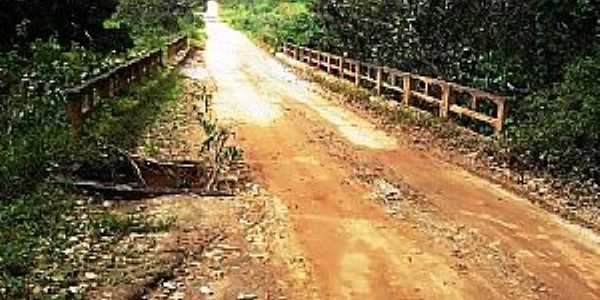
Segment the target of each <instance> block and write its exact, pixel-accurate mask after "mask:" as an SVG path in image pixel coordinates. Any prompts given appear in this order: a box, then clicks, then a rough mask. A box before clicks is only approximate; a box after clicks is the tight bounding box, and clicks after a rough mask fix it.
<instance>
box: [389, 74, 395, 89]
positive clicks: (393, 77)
mask: <svg viewBox="0 0 600 300" xmlns="http://www.w3.org/2000/svg"><path fill="white" fill-rule="evenodd" d="M390 77H391V81H390V85H391V86H396V74H394V73H393V72H390Z"/></svg>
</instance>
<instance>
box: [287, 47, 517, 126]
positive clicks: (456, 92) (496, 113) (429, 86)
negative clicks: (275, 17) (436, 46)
mask: <svg viewBox="0 0 600 300" xmlns="http://www.w3.org/2000/svg"><path fill="white" fill-rule="evenodd" d="M283 53H284V54H285V55H286V56H288V57H291V58H293V59H294V60H296V61H300V62H303V63H307V64H308V65H310V66H314V67H316V68H318V69H320V70H324V71H326V72H327V73H329V74H337V75H338V76H339V77H340V78H343V79H347V80H353V81H354V84H355V85H356V86H361V85H364V83H365V82H369V83H371V84H373V85H374V87H375V90H376V93H377V94H378V95H382V94H383V93H384V92H385V91H386V90H387V91H394V92H397V93H400V94H402V103H403V104H404V105H406V106H414V100H415V99H418V100H421V101H425V102H427V103H429V104H430V105H432V106H434V107H437V108H438V114H439V117H441V118H444V119H447V118H448V117H450V115H451V114H456V115H458V116H464V117H467V118H470V119H473V120H477V121H480V122H483V123H487V124H489V125H490V126H491V127H492V128H493V129H494V132H495V133H496V134H499V133H501V132H502V130H503V127H504V121H505V118H506V113H507V102H506V98H505V97H502V96H497V95H493V94H491V93H488V92H485V91H481V90H478V89H474V88H470V87H465V86H461V85H459V84H456V83H452V82H447V81H444V80H440V79H435V78H431V77H427V76H421V75H417V74H412V73H408V72H403V71H400V70H398V69H395V68H390V67H386V66H378V65H374V64H370V63H365V62H361V61H358V60H354V59H350V58H346V57H343V56H339V55H335V54H331V53H327V52H323V51H319V50H314V49H310V48H307V47H302V46H298V45H295V44H291V43H285V44H284V45H283ZM484 101H486V102H489V103H491V104H493V106H494V109H493V112H492V114H487V113H485V112H484V111H482V110H481V109H480V105H481V103H483V102H484Z"/></svg>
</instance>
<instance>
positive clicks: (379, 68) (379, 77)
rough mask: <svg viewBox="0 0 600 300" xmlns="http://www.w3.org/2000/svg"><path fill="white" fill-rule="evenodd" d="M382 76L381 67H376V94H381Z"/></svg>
mask: <svg viewBox="0 0 600 300" xmlns="http://www.w3.org/2000/svg"><path fill="white" fill-rule="evenodd" d="M382 77H383V71H382V69H381V67H377V83H376V89H377V96H381V94H382V89H381V86H382V82H381V81H382Z"/></svg>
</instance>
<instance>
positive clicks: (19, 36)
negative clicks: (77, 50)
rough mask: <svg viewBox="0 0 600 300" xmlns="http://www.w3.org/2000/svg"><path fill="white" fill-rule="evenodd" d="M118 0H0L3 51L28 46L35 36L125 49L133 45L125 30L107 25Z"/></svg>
mask: <svg viewBox="0 0 600 300" xmlns="http://www.w3.org/2000/svg"><path fill="white" fill-rule="evenodd" d="M118 3H119V2H118V0H94V1H69V0H55V1H45V0H28V1H0V51H5V50H9V49H14V48H19V49H22V48H25V49H26V48H28V45H29V43H30V42H33V41H35V40H36V39H44V40H45V39H48V38H50V37H56V38H57V40H58V41H59V42H60V43H61V44H62V45H64V46H70V45H71V43H72V42H77V43H79V44H80V45H85V46H86V47H90V48H94V49H96V50H103V51H111V50H115V49H119V50H123V49H126V48H128V47H130V46H131V39H130V38H129V35H128V33H127V32H126V31H123V30H119V29H115V28H111V29H107V28H105V27H104V20H105V19H107V18H109V17H110V16H111V15H112V14H113V13H114V12H115V10H116V7H117V5H118Z"/></svg>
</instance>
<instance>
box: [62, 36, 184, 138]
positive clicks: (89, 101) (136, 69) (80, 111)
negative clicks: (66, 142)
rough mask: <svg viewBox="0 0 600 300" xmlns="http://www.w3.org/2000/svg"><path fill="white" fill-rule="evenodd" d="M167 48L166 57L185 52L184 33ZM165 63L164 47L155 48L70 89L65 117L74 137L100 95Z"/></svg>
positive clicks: (114, 91)
mask: <svg viewBox="0 0 600 300" xmlns="http://www.w3.org/2000/svg"><path fill="white" fill-rule="evenodd" d="M166 48H167V57H166V60H167V61H168V62H174V61H175V62H176V60H177V58H178V55H179V54H180V53H181V52H184V51H185V53H187V50H188V49H189V46H188V38H187V36H181V37H178V38H176V39H175V40H173V41H172V42H170V43H169V44H167V46H166ZM165 65H166V64H165V63H163V51H162V50H160V49H158V50H154V51H151V52H149V53H147V54H145V55H144V56H142V57H139V58H136V59H133V60H131V61H128V62H127V63H125V64H123V65H121V66H118V67H117V68H115V69H113V70H110V71H108V72H106V73H103V74H101V75H98V76H96V77H94V78H92V79H90V80H88V81H86V82H84V83H82V84H80V85H78V86H76V87H74V88H71V89H69V90H68V91H67V117H68V119H69V123H70V125H71V130H72V132H73V135H74V136H75V138H79V137H80V135H81V131H82V127H83V124H84V122H85V120H86V119H87V118H89V116H90V115H91V114H92V113H93V112H94V110H95V108H96V107H97V106H98V104H100V101H101V99H107V98H113V97H115V96H116V95H117V94H118V93H119V92H121V91H122V90H124V89H125V88H127V87H129V86H130V85H132V84H134V83H137V82H141V81H142V80H143V79H144V78H145V77H147V76H149V75H150V74H151V73H154V72H156V71H157V70H158V69H159V68H162V67H164V66H165Z"/></svg>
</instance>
